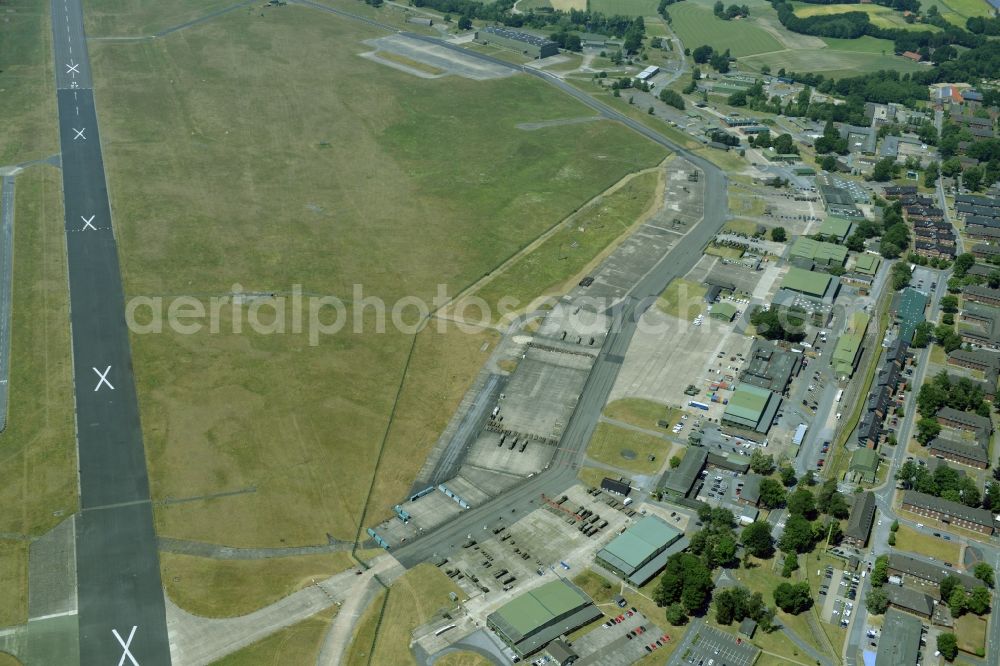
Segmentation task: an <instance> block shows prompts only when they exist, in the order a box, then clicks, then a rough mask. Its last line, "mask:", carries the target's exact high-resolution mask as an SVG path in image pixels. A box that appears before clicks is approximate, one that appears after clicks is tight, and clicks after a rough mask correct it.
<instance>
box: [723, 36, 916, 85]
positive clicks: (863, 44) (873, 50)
mask: <svg viewBox="0 0 1000 666" xmlns="http://www.w3.org/2000/svg"><path fill="white" fill-rule="evenodd" d="M822 41H823V42H825V43H826V45H827V47H826V48H818V49H806V50H789V51H781V52H780V53H765V54H762V55H756V56H749V57H747V58H742V59H741V62H743V63H745V64H746V65H748V66H749V67H752V68H755V69H759V68H760V67H761V66H763V65H768V66H769V67H771V70H772V71H775V72H776V71H778V70H779V69H781V68H785V69H786V70H788V71H790V72H815V73H818V74H823V75H824V76H826V77H828V78H834V79H839V78H843V77H848V76H856V75H857V74H859V73H863V72H877V71H878V70H880V69H894V70H897V71H899V72H903V73H905V72H912V71H916V70H919V69H923V67H922V66H921V65H920V64H919V63H915V62H913V61H911V60H907V59H906V58H903V57H900V56H897V55H894V54H893V47H892V42H890V41H888V40H885V39H875V38H873V37H868V36H865V37H861V38H859V39H832V38H829V37H824V38H823V40H822Z"/></svg>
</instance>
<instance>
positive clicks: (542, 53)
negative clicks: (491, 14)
mask: <svg viewBox="0 0 1000 666" xmlns="http://www.w3.org/2000/svg"><path fill="white" fill-rule="evenodd" d="M475 39H476V41H477V42H481V43H483V44H493V45H496V46H502V47H504V48H507V49H513V50H514V51H520V52H521V53H524V54H525V55H530V56H532V57H533V58H548V57H549V56H554V55H556V54H557V53H559V45H558V44H556V43H555V42H553V41H552V40H551V39H545V38H544V37H539V36H537V35H532V34H529V33H527V32H520V31H518V30H508V29H507V28H500V27H497V26H492V25H491V26H487V27H485V28H483V29H482V30H480V31H478V32H477V33H476V37H475Z"/></svg>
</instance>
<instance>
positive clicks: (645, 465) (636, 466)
mask: <svg viewBox="0 0 1000 666" xmlns="http://www.w3.org/2000/svg"><path fill="white" fill-rule="evenodd" d="M679 448H680V447H679V446H676V445H671V444H670V442H667V441H665V440H662V439H660V438H658V437H653V436H651V435H647V434H645V433H641V432H635V431H633V430H627V429H625V428H619V427H618V426H613V425H611V424H610V423H598V424H597V429H596V430H594V435H593V437H591V438H590V443H589V444H588V445H587V456H588V457H589V458H591V459H593V460H596V461H597V462H602V463H605V464H607V465H614V466H615V467H620V468H621V469H625V470H629V471H631V472H635V473H637V474H653V473H655V472H656V471H658V470H659V469H660V468H661V467H662V466H663V461H664V460H667V459H669V458H670V456H671V455H673V451H674V449H679ZM623 453H624V454H626V455H632V456H633V457H632V459H628V458H625V457H624V456H623ZM650 455H652V456H655V460H652V461H650V460H649V456H650Z"/></svg>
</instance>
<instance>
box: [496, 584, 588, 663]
mask: <svg viewBox="0 0 1000 666" xmlns="http://www.w3.org/2000/svg"><path fill="white" fill-rule="evenodd" d="M603 615H604V614H603V613H602V612H601V611H600V610H599V609H598V608H597V607H596V606H595V605H594V602H593V601H591V599H590V597H588V596H587V595H586V594H584V593H583V591H582V590H580V588H578V587H577V586H575V585H573V584H572V583H570V582H569V581H568V580H565V579H559V580H555V581H552V582H551V583H546V584H545V585H542V586H541V587H537V588H535V589H534V590H531V591H530V592H525V593H524V594H522V595H520V596H518V597H515V598H514V599H513V600H511V601H508V602H507V603H506V604H504V605H503V606H501V607H500V608H498V609H497V610H495V611H494V612H492V613H490V614H489V615H488V616H487V617H486V626H488V627H489V628H490V629H492V630H493V631H494V632H495V633H496V634H497V636H499V637H500V640H502V641H503V642H504V643H506V644H507V645H508V646H509V647H510V648H511V649H512V650H513V651H514V652H515V654H517V656H519V657H521V658H523V657H525V656H526V655H529V654H531V653H533V652H536V651H538V650H540V649H541V648H542V647H544V646H545V645H547V644H548V643H549V642H550V641H553V640H555V639H556V638H558V637H559V636H562V635H565V634H568V633H570V632H571V631H573V630H575V629H577V628H579V627H582V626H584V625H586V624H590V623H591V622H593V621H594V620H596V619H598V618H600V617H603Z"/></svg>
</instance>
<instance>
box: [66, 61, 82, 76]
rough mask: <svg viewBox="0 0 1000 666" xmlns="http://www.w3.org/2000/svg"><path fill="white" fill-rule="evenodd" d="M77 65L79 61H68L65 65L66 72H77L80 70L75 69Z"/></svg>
mask: <svg viewBox="0 0 1000 666" xmlns="http://www.w3.org/2000/svg"><path fill="white" fill-rule="evenodd" d="M79 66H80V63H76V64H75V65H74V64H73V62H72V61H70V63H69V64H68V65H66V73H67V74H79V73H80V70H79V69H77V68H78V67H79Z"/></svg>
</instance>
